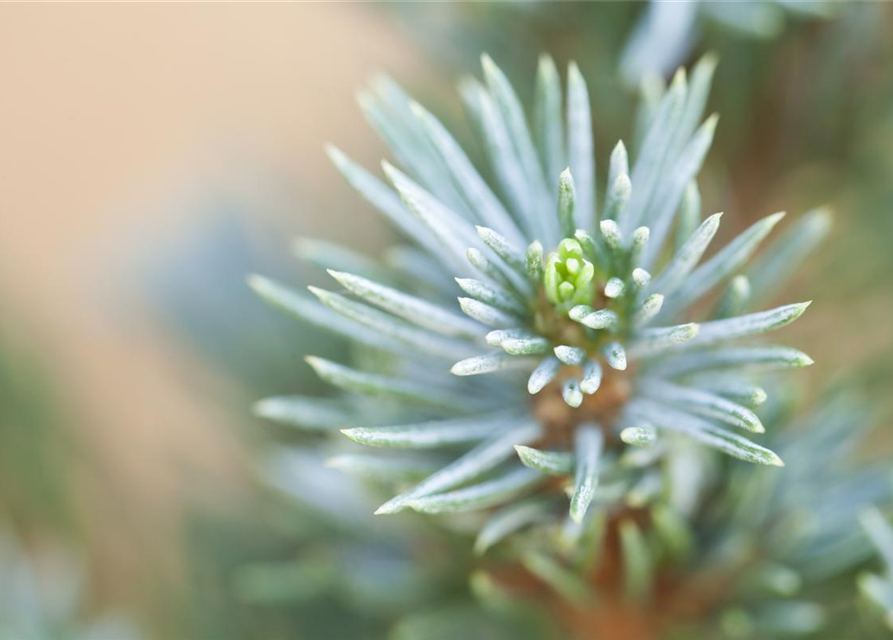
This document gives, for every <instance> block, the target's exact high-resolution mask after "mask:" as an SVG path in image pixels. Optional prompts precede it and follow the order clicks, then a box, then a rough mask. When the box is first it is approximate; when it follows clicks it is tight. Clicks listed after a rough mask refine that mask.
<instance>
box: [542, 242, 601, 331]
mask: <svg viewBox="0 0 893 640" xmlns="http://www.w3.org/2000/svg"><path fill="white" fill-rule="evenodd" d="M594 275H595V267H594V266H593V264H592V263H591V262H589V261H588V260H587V259H586V258H584V257H583V247H581V246H580V243H579V242H578V241H577V240H575V239H573V238H565V239H564V240H562V241H561V243H560V244H559V245H558V251H557V252H555V253H552V254H551V255H550V256H549V259H548V261H547V262H546V266H545V272H544V273H543V285H544V288H545V293H546V299H548V300H549V302H551V303H552V304H553V305H554V306H555V309H556V310H558V311H559V312H561V313H563V314H567V313H568V312H569V311H570V310H571V309H572V308H573V307H576V306H577V305H581V304H590V303H591V302H592V297H593V293H594V290H595V283H594V282H593V280H592V279H593V276H594Z"/></svg>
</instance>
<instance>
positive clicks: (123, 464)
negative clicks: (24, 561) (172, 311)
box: [0, 3, 421, 598]
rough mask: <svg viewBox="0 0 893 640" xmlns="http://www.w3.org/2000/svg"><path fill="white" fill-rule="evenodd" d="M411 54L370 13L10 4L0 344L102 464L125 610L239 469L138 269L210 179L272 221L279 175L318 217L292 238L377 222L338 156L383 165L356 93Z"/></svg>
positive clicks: (99, 481) (105, 540)
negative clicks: (29, 357) (36, 366)
mask: <svg viewBox="0 0 893 640" xmlns="http://www.w3.org/2000/svg"><path fill="white" fill-rule="evenodd" d="M414 57H415V54H414V53H413V51H412V50H410V48H409V47H408V46H407V43H406V42H405V41H404V39H403V38H402V37H401V35H400V34H399V33H397V32H396V30H395V28H394V27H393V26H392V25H391V24H390V23H389V21H388V19H387V14H386V12H384V11H381V10H380V9H379V10H377V9H376V8H374V7H369V6H368V5H362V4H321V3H320V4H291V5H287V4H262V5H251V4H207V5H205V4H186V5H177V4H74V3H72V4H64V3H63V4H5V5H0V149H2V152H0V292H2V295H3V303H2V308H3V310H4V313H3V316H4V319H3V323H2V325H3V326H2V329H3V331H4V332H5V333H11V334H13V335H14V336H15V337H16V339H17V340H18V341H21V342H24V343H27V344H28V345H29V347H30V348H32V349H37V350H39V353H40V355H41V357H42V359H43V361H44V364H49V365H50V366H51V368H52V371H53V373H54V376H55V378H56V381H57V382H59V383H61V384H62V385H63V387H64V393H65V398H64V399H65V401H66V402H67V403H68V404H67V405H66V406H68V407H69V408H70V409H71V410H72V411H73V412H74V413H75V414H76V415H77V416H78V421H77V424H78V428H79V429H81V430H82V432H83V435H84V437H85V438H86V439H87V444H88V447H89V449H90V450H91V451H93V452H94V453H95V461H94V462H91V464H90V465H89V466H90V467H91V470H90V471H89V473H88V474H87V475H88V478H89V479H88V480H86V481H85V482H86V483H88V488H87V489H84V490H83V491H82V492H83V493H84V494H86V495H88V496H89V497H88V498H86V499H85V502H86V504H87V508H88V509H89V510H90V511H91V512H92V513H93V515H94V524H95V530H94V531H93V534H92V535H93V536H95V537H97V539H96V542H97V543H99V544H100V545H102V548H103V554H102V556H101V562H102V563H103V566H102V567H100V568H101V569H102V570H101V571H100V575H103V576H105V582H106V584H109V585H111V584H114V585H117V587H116V588H121V589H122V590H123V593H122V592H119V593H117V595H124V596H128V595H129V596H130V597H134V598H135V597H137V594H136V591H138V590H139V589H140V588H141V587H143V586H145V587H146V588H148V584H149V577H150V576H148V575H146V572H147V571H156V570H157V571H164V570H165V566H166V565H167V566H168V568H170V566H173V565H175V559H174V558H173V557H172V556H171V554H170V552H169V549H171V548H172V547H170V546H169V545H168V542H169V541H170V539H171V536H173V535H175V532H176V528H175V527H176V516H177V512H178V509H180V508H181V504H182V500H181V498H182V496H184V494H185V492H186V486H194V485H195V484H196V478H198V479H199V482H198V484H199V485H202V484H206V485H207V486H215V487H217V490H218V491H219V492H225V491H228V490H230V489H231V487H229V486H228V485H225V484H224V485H220V484H218V483H217V481H213V482H208V481H207V478H209V477H221V475H222V474H226V475H229V473H230V472H231V471H232V470H233V469H235V468H238V460H237V455H236V448H235V447H234V446H232V444H231V443H229V442H228V440H227V435H226V434H227V433H228V431H229V430H228V429H227V428H226V425H225V424H224V422H225V421H226V420H231V419H232V418H230V417H226V416H224V412H223V410H222V409H221V408H219V407H215V406H214V403H213V402H212V401H209V400H208V398H211V397H213V396H212V395H211V393H201V392H199V393H197V392H196V391H197V390H202V389H208V388H211V389H217V390H219V385H223V384H225V383H224V382H223V381H216V380H213V378H211V377H209V376H208V374H207V372H202V371H200V370H199V368H198V366H197V363H195V362H190V361H189V359H188V358H184V357H183V356H181V355H177V354H176V352H175V347H174V346H172V344H171V341H170V340H168V339H166V338H165V337H164V336H163V335H160V333H159V331H158V330H157V329H156V328H154V325H153V324H152V323H151V322H150V320H149V319H148V316H147V315H146V314H145V313H144V310H143V309H142V308H141V307H140V304H139V298H138V292H134V293H133V296H132V297H127V296H125V297H123V298H122V297H121V291H122V289H123V290H125V291H126V284H127V281H126V275H127V274H126V270H124V268H125V266H126V264H127V261H128V259H129V258H132V257H133V256H134V255H135V254H139V253H140V252H143V253H147V252H151V251H152V248H153V245H154V246H158V247H161V246H163V244H164V243H165V242H166V240H167V239H170V238H171V237H173V236H174V235H175V234H177V233H178V231H179V230H181V229H182V228H183V227H185V226H187V225H191V224H195V223H196V220H194V219H190V216H188V215H187V216H185V217H184V211H187V212H188V211H189V207H190V198H191V197H192V194H193V192H194V190H196V189H201V188H207V187H208V185H214V184H219V185H226V186H227V188H229V189H233V188H235V189H239V188H240V183H245V185H246V186H245V188H244V189H242V191H244V192H245V194H246V195H244V198H243V201H247V203H248V205H249V208H250V205H251V202H252V199H253V198H254V199H256V201H257V209H258V215H259V217H260V216H261V215H263V214H264V213H265V212H268V210H269V204H268V203H267V202H266V201H265V200H264V195H265V194H263V193H262V189H260V190H259V189H258V188H257V184H256V183H255V182H254V179H255V178H258V177H260V176H263V175H268V176H269V175H272V176H279V177H281V178H282V180H283V181H284V182H286V183H290V181H294V183H295V184H296V185H298V187H297V188H299V189H300V191H301V194H302V198H303V199H302V201H303V202H312V203H314V204H315V206H314V211H313V212H310V211H291V212H289V213H290V215H293V216H294V219H293V223H294V224H293V225H292V224H291V223H289V222H288V221H286V222H285V223H282V224H283V226H284V229H285V231H289V230H294V229H295V228H297V227H298V226H299V227H300V228H301V229H302V230H303V231H305V232H309V233H314V231H316V232H317V233H319V234H322V231H321V230H322V228H323V226H322V222H321V221H320V220H321V218H320V215H319V214H324V216H325V220H326V224H327V225H330V228H334V229H335V230H336V231H337V230H339V229H344V228H345V226H346V225H347V224H348V220H349V221H350V229H351V231H352V232H356V231H357V230H358V229H357V225H358V224H367V225H368V224H369V221H370V220H371V217H370V216H365V217H360V218H359V222H358V218H357V216H355V215H353V216H352V215H351V214H352V213H353V212H352V211H351V208H350V207H347V206H345V201H344V200H341V199H335V198H333V197H332V196H331V194H332V193H338V192H341V191H342V190H341V189H335V188H332V186H333V184H334V183H335V181H336V180H338V178H337V176H336V174H335V172H334V171H333V170H332V169H331V167H330V165H329V163H328V160H327V159H326V158H325V156H324V154H323V152H322V149H323V143H324V142H325V141H328V140H333V141H336V142H338V143H339V145H341V146H342V147H343V148H345V149H347V150H349V151H351V152H352V153H354V154H355V155H356V156H358V157H359V159H361V160H363V161H364V162H368V163H374V162H375V160H376V156H377V155H379V153H380V151H377V150H376V146H375V143H374V138H373V134H372V133H371V132H370V130H369V128H368V127H367V126H366V124H365V122H364V121H363V119H362V117H360V115H359V110H358V109H357V107H356V103H355V100H354V94H355V91H356V88H357V87H358V86H359V85H361V84H362V83H363V81H364V80H365V79H367V78H368V77H369V76H370V75H371V74H372V73H373V72H374V71H376V70H378V69H382V68H387V69H388V70H389V71H390V72H391V73H393V74H395V75H397V76H402V77H404V78H405V77H408V76H411V75H413V74H416V73H418V72H419V71H420V70H421V67H420V65H419V64H418V63H417V62H416V61H415V60H414ZM289 188H291V187H289ZM196 215H198V214H196ZM382 233H383V232H382V231H381V230H380V229H378V228H376V227H370V228H369V229H368V230H366V231H364V232H363V233H362V234H358V235H361V236H362V237H363V238H364V239H365V240H367V241H372V242H373V243H375V242H378V241H380V240H381V239H382ZM286 239H287V238H286V237H283V242H284V241H285V240H286ZM122 270H124V271H123V273H122ZM122 278H125V279H124V280H123V281H122ZM122 284H123V285H124V286H123V287H122ZM128 590H129V591H132V592H133V593H129V594H128Z"/></svg>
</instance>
